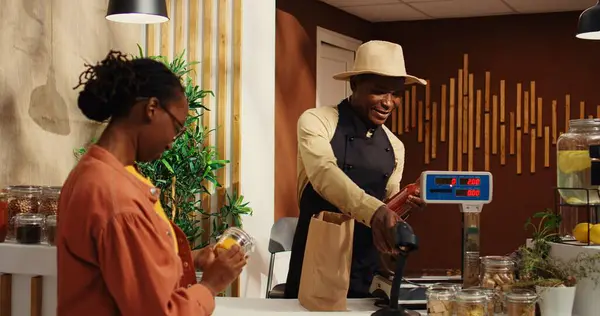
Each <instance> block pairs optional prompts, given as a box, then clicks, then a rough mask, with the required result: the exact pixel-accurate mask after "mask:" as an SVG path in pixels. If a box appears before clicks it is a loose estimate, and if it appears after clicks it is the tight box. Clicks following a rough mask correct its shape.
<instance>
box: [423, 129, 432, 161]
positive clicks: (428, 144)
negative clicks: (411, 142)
mask: <svg viewBox="0 0 600 316" xmlns="http://www.w3.org/2000/svg"><path fill="white" fill-rule="evenodd" d="M430 132H431V121H429V120H426V121H425V140H424V141H425V154H424V155H423V157H424V160H425V164H426V165H428V164H429V161H430V159H431V153H430V150H431V135H430Z"/></svg>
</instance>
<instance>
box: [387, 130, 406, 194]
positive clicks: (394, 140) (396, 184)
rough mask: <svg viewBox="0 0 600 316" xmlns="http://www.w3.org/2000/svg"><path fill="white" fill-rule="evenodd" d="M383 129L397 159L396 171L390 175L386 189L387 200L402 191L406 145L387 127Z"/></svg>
mask: <svg viewBox="0 0 600 316" xmlns="http://www.w3.org/2000/svg"><path fill="white" fill-rule="evenodd" d="M383 128H384V130H385V133H386V135H387V136H388V139H389V140H390V143H391V144H392V150H393V151H394V157H395V159H396V164H395V166H394V171H393V172H392V174H391V175H390V177H389V179H388V183H387V186H386V188H385V198H386V200H387V199H389V198H391V197H392V196H394V194H396V193H398V192H399V191H400V182H401V181H402V173H403V172H404V144H403V143H402V142H401V141H400V139H398V137H396V135H394V133H392V131H390V130H389V129H388V128H387V127H385V126H384V127H383Z"/></svg>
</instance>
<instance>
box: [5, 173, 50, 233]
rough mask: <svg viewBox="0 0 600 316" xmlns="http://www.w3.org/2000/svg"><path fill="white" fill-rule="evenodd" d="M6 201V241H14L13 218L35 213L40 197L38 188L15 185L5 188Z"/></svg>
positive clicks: (40, 191) (40, 190)
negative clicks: (18, 215)
mask: <svg viewBox="0 0 600 316" xmlns="http://www.w3.org/2000/svg"><path fill="white" fill-rule="evenodd" d="M6 194H7V199H8V239H10V240H14V238H15V236H14V217H15V216H16V215H17V214H21V213H37V212H38V210H39V205H40V197H41V196H42V188H41V187H40V186H29V185H15V186H9V187H8V188H6Z"/></svg>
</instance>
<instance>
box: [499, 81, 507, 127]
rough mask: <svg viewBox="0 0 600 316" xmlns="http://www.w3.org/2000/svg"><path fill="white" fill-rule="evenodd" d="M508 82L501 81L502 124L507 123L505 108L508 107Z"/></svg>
mask: <svg viewBox="0 0 600 316" xmlns="http://www.w3.org/2000/svg"><path fill="white" fill-rule="evenodd" d="M505 92H506V82H505V81H504V80H500V123H506V117H505V106H506V97H505Z"/></svg>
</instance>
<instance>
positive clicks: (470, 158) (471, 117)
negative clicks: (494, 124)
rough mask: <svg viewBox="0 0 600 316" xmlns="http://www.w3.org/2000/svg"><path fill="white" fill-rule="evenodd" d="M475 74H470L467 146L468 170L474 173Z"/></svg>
mask: <svg viewBox="0 0 600 316" xmlns="http://www.w3.org/2000/svg"><path fill="white" fill-rule="evenodd" d="M473 90H474V88H473V74H469V107H468V117H469V121H468V135H467V137H468V139H469V141H468V143H467V146H469V148H468V150H467V154H468V156H467V157H468V158H467V161H468V163H467V168H468V170H469V171H473V158H474V150H475V149H474V148H473V146H474V141H475V135H474V128H475V121H474V115H475V113H474V112H475V109H474V107H475V105H474V102H473V101H474V100H473V99H474V93H473Z"/></svg>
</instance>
